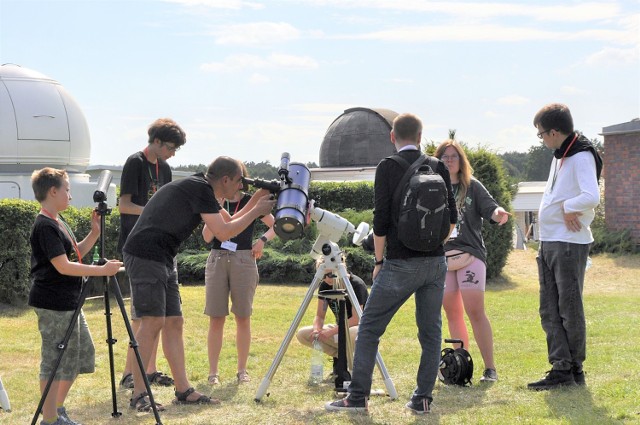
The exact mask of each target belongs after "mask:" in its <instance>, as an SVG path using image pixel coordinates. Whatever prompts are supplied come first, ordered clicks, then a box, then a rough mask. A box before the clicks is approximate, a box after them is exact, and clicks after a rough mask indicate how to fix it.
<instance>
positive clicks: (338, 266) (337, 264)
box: [255, 242, 398, 402]
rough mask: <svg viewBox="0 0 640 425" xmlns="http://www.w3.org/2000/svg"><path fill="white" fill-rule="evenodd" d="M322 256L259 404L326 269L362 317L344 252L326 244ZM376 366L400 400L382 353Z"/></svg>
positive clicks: (264, 383) (392, 394) (259, 395)
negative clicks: (343, 257) (343, 255)
mask: <svg viewBox="0 0 640 425" xmlns="http://www.w3.org/2000/svg"><path fill="white" fill-rule="evenodd" d="M322 254H323V262H322V264H321V265H320V267H318V270H317V271H316V274H315V276H314V278H313V281H312V282H311V285H310V286H309V289H308V290H307V293H306V295H305V297H304V299H303V300H302V304H301V305H300V308H299V309H298V312H297V314H296V316H295V317H294V319H293V322H292V323H291V326H290V327H289V330H288V331H287V334H286V335H285V337H284V340H283V341H282V344H280V349H278V352H277V353H276V356H275V358H274V359H273V362H272V363H271V367H269V370H268V371H267V374H266V376H265V377H264V379H263V380H262V382H261V383H260V386H259V387H258V392H257V393H256V397H255V401H256V402H259V401H260V400H261V399H262V397H263V396H264V395H265V394H266V393H267V389H268V388H269V385H270V384H271V380H272V379H273V377H274V375H275V374H276V371H277V370H278V366H279V365H280V362H281V361H282V358H283V357H284V353H285V352H286V351H287V348H288V347H289V344H290V343H291V339H292V338H293V336H294V334H295V332H296V330H297V329H298V326H299V325H300V322H301V320H302V317H303V316H304V314H305V312H306V311H307V308H308V307H309V303H310V302H311V299H312V298H313V294H314V293H315V291H316V289H317V288H318V287H319V286H320V282H322V279H323V278H324V275H325V270H326V269H329V270H337V272H338V277H339V278H340V279H342V282H344V286H345V289H346V290H347V294H348V295H349V299H350V300H351V304H352V305H353V308H354V310H355V311H356V314H357V315H358V318H361V317H362V309H361V308H360V304H359V303H358V301H357V300H358V299H357V297H356V294H355V292H354V291H353V286H351V281H350V280H349V275H348V273H347V269H346V267H345V265H344V264H343V263H342V261H341V260H340V256H341V255H342V251H340V249H339V248H338V245H337V244H335V243H334V242H329V243H325V244H324V245H323V246H322ZM376 365H377V366H378V369H379V370H380V373H381V374H382V378H383V380H384V384H385V387H386V388H387V393H388V395H389V397H390V398H391V399H392V400H395V399H396V398H398V393H397V391H396V388H395V386H394V385H393V381H392V380H391V377H390V376H389V373H388V372H387V368H386V367H385V365H384V361H383V360H382V356H381V355H380V352H378V353H377V354H376Z"/></svg>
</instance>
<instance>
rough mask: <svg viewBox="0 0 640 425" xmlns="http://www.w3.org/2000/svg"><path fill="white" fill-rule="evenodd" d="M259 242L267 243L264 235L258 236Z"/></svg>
mask: <svg viewBox="0 0 640 425" xmlns="http://www.w3.org/2000/svg"><path fill="white" fill-rule="evenodd" d="M260 240H261V241H262V242H264V243H267V240H268V239H267V237H266V236H265V235H262V236H260Z"/></svg>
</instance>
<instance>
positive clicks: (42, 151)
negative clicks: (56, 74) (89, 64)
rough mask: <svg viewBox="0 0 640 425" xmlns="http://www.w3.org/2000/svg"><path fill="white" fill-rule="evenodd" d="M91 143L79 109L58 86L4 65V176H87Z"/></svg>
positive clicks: (0, 116) (0, 145)
mask: <svg viewBox="0 0 640 425" xmlns="http://www.w3.org/2000/svg"><path fill="white" fill-rule="evenodd" d="M90 153H91V139H90V136H89V127H88V126H87V121H86V119H85V117H84V114H83V113H82V111H81V109H80V106H79V105H78V103H77V102H76V101H75V100H74V99H73V97H72V96H71V95H70V94H69V92H67V91H66V90H65V88H64V87H62V86H61V85H60V83H58V82H57V81H55V80H53V79H51V78H49V77H47V76H46V75H43V74H41V73H39V72H36V71H33V70H30V69H27V68H23V67H21V66H18V65H13V64H5V65H2V66H0V171H1V172H2V173H29V174H30V173H31V171H33V170H37V169H40V168H43V167H55V168H64V169H66V170H67V172H69V173H70V174H71V173H84V172H85V170H86V168H87V166H88V165H89V156H90Z"/></svg>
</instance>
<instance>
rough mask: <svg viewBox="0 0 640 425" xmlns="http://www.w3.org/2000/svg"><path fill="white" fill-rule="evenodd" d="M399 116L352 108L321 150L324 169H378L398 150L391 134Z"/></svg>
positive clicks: (331, 130)
mask: <svg viewBox="0 0 640 425" xmlns="http://www.w3.org/2000/svg"><path fill="white" fill-rule="evenodd" d="M397 116H398V113H397V112H394V111H391V110H389V109H369V108H350V109H347V110H345V111H344V113H343V114H342V115H340V116H339V117H338V118H336V119H335V120H334V121H333V122H332V123H331V125H330V126H329V128H328V129H327V132H326V134H325V135H324V140H323V141H322V145H321V146H320V168H329V167H358V166H376V165H378V163H379V162H380V160H381V159H382V158H384V157H386V156H389V155H392V154H393V153H394V152H395V148H394V146H393V144H392V143H391V141H390V138H389V132H390V131H391V125H392V123H393V119H394V118H395V117H397Z"/></svg>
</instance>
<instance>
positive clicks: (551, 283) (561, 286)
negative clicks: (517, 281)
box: [536, 242, 589, 370]
mask: <svg viewBox="0 0 640 425" xmlns="http://www.w3.org/2000/svg"><path fill="white" fill-rule="evenodd" d="M588 255H589V244H586V245H585V244H575V243H568V242H541V243H540V249H539V250H538V257H537V259H536V260H537V262H538V278H539V280H540V321H541V322H542V329H544V332H545V333H546V334H547V351H548V356H549V363H551V364H552V365H553V369H555V370H570V369H571V368H574V369H576V370H582V362H584V360H585V358H586V348H587V330H586V324H585V318H584V307H583V303H582V288H583V286H584V273H585V268H586V265H587V257H588Z"/></svg>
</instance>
